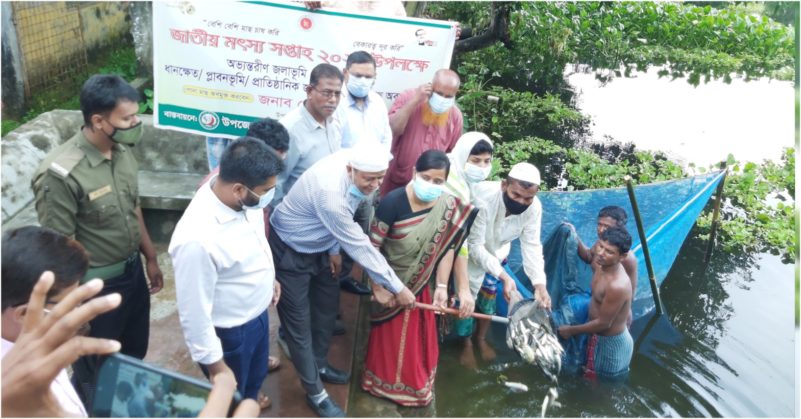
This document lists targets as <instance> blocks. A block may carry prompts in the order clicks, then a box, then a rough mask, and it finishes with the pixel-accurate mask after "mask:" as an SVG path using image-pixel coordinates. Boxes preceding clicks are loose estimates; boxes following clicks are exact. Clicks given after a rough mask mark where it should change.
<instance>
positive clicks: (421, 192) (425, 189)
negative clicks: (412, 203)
mask: <svg viewBox="0 0 801 419" xmlns="http://www.w3.org/2000/svg"><path fill="white" fill-rule="evenodd" d="M412 189H414V194H415V195H416V196H417V199H419V200H421V201H423V202H431V201H433V200H435V199H437V198H439V196H440V195H442V185H435V184H433V183H431V182H426V181H424V180H423V179H420V178H419V177H415V178H414V183H412Z"/></svg>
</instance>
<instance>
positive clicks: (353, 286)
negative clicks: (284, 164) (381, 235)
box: [334, 51, 392, 295]
mask: <svg viewBox="0 0 801 419" xmlns="http://www.w3.org/2000/svg"><path fill="white" fill-rule="evenodd" d="M342 73H343V74H344V76H345V87H346V89H347V93H346V94H345V95H343V96H344V97H343V98H342V100H341V101H340V102H339V106H338V107H337V110H336V112H335V113H334V123H335V124H337V127H338V128H339V130H340V132H341V133H342V148H351V147H353V146H355V145H357V144H358V143H359V142H362V141H372V142H376V143H378V144H381V145H382V146H384V147H385V148H386V150H387V151H389V148H390V147H391V146H392V129H391V128H390V127H389V116H388V111H387V105H386V103H384V99H383V98H381V96H380V95H379V94H378V93H376V92H374V91H373V86H374V85H375V80H376V69H375V59H374V58H373V56H372V55H370V54H369V53H367V52H365V51H354V52H352V53H350V54H349V55H348V59H347V61H346V62H345V70H344V71H343V72H342ZM372 204H373V202H372V200H363V201H362V203H361V204H359V208H357V209H356V213H355V216H354V221H356V222H357V223H358V224H359V225H360V226H361V227H362V230H363V231H364V232H365V233H366V232H367V228H368V223H369V220H370V213H371V212H372V211H371V209H372ZM352 268H353V259H351V257H350V256H349V255H348V254H347V253H345V254H343V255H342V273H341V274H340V277H339V285H340V287H341V288H342V289H343V290H345V291H348V292H351V293H354V294H360V295H369V294H370V289H369V288H367V287H366V286H364V285H362V284H361V282H359V281H356V280H355V279H353V278H352V277H351V275H350V272H351V270H352Z"/></svg>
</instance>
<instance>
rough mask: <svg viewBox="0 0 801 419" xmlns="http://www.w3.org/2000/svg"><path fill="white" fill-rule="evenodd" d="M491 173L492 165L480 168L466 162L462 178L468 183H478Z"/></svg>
mask: <svg viewBox="0 0 801 419" xmlns="http://www.w3.org/2000/svg"><path fill="white" fill-rule="evenodd" d="M490 172H492V165H487V167H484V168H481V167H478V166H476V165H475V164H473V163H470V162H467V163H465V165H464V177H465V178H466V179H467V181H468V182H470V183H478V182H481V181H483V180H484V179H486V178H487V177H488V176H489V175H490Z"/></svg>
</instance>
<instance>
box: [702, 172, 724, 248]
mask: <svg viewBox="0 0 801 419" xmlns="http://www.w3.org/2000/svg"><path fill="white" fill-rule="evenodd" d="M720 169H721V170H726V171H725V172H724V173H723V179H721V180H720V183H718V189H717V190H716V191H715V210H714V211H713V212H712V231H711V232H710V233H709V243H707V244H706V254H705V255H704V263H705V264H706V263H709V259H710V258H712V250H713V249H714V248H715V237H716V236H717V234H718V225H719V224H720V222H719V220H718V218H719V216H720V201H721V200H722V199H723V186H724V185H725V183H726V175H727V174H729V170H728V169H726V162H720Z"/></svg>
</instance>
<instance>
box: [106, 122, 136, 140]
mask: <svg viewBox="0 0 801 419" xmlns="http://www.w3.org/2000/svg"><path fill="white" fill-rule="evenodd" d="M107 121H108V120H107ZM109 125H111V126H112V127H114V125H112V124H111V122H109ZM142 133H144V126H143V125H142V121H139V123H138V124H136V125H134V126H132V127H130V128H117V127H114V131H113V132H112V133H111V135H109V138H111V141H114V142H115V143H119V144H125V145H130V146H133V145H136V143H138V142H139V140H141V139H142Z"/></svg>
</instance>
